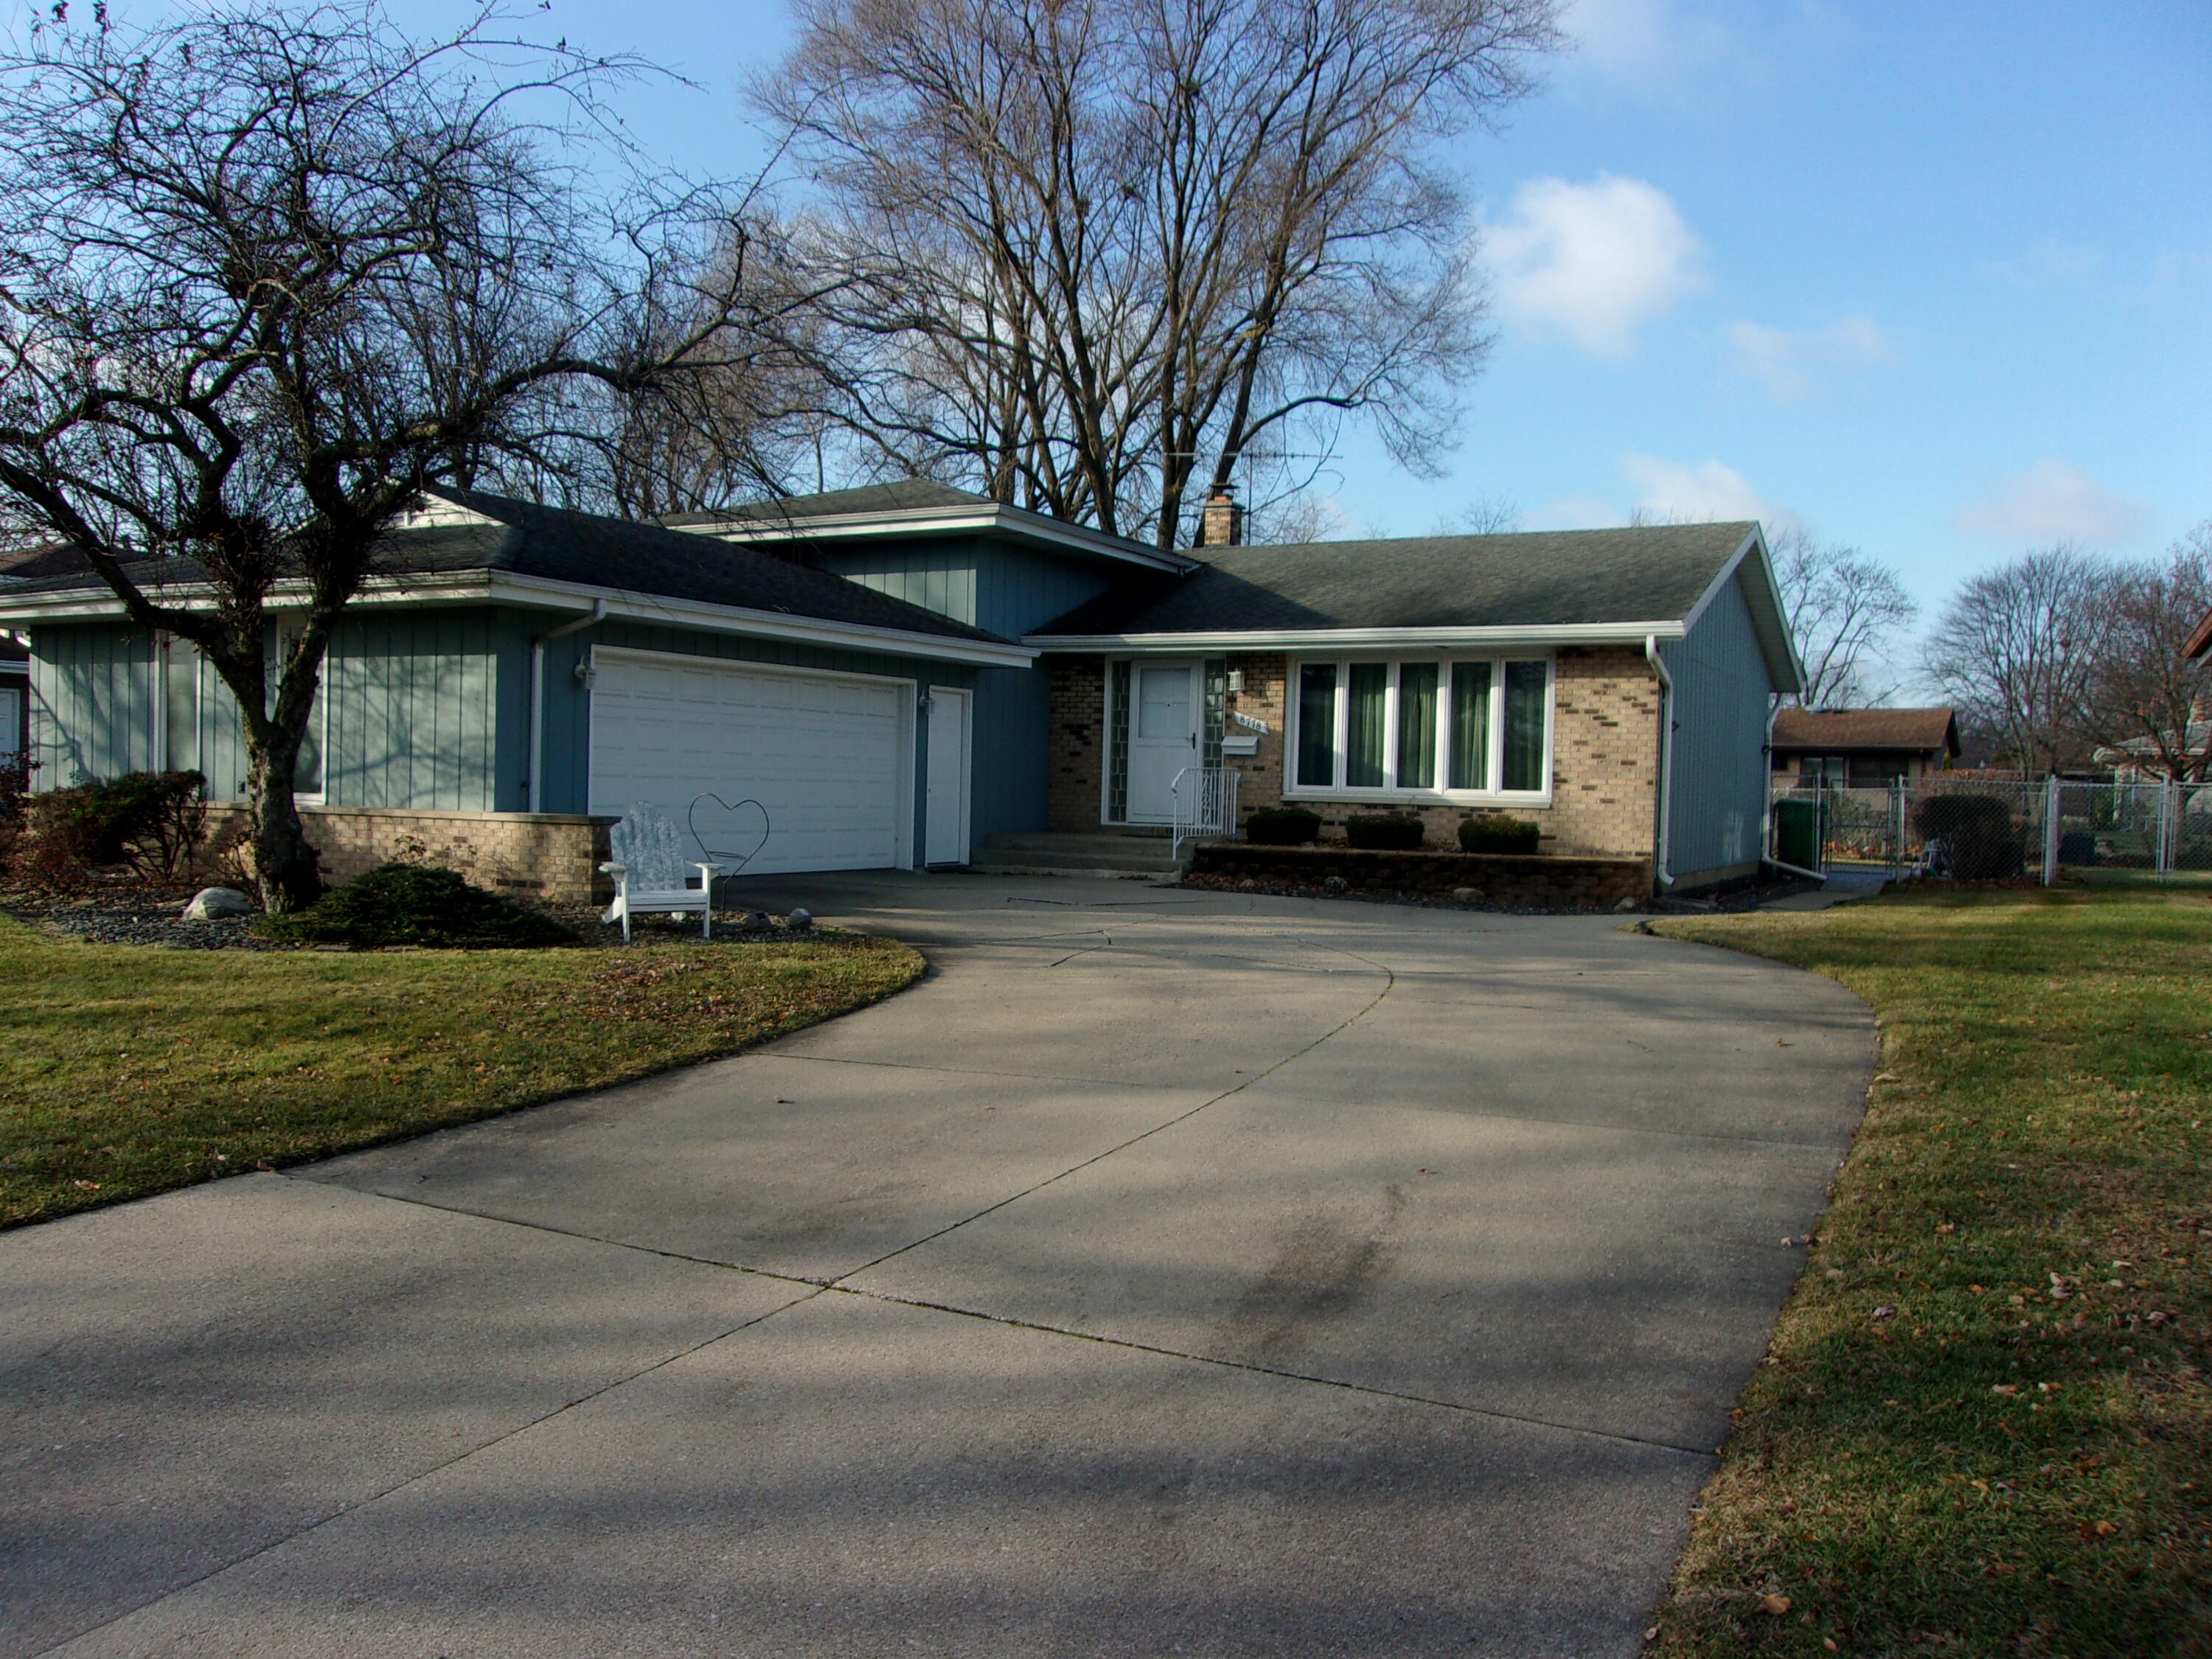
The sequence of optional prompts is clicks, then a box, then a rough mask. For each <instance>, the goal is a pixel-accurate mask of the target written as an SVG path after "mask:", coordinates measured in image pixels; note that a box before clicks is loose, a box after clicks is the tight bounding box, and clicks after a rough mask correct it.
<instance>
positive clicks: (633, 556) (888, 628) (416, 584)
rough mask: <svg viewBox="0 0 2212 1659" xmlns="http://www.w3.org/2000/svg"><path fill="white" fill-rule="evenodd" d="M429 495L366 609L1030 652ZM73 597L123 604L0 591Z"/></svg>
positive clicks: (164, 566)
mask: <svg viewBox="0 0 2212 1659" xmlns="http://www.w3.org/2000/svg"><path fill="white" fill-rule="evenodd" d="M425 494H426V496H427V497H428V500H426V501H424V503H423V504H422V507H420V508H419V509H418V510H416V512H413V513H410V514H408V515H407V516H405V517H404V518H403V519H401V520H398V521H397V522H396V523H395V525H394V526H393V527H392V530H391V531H389V532H387V533H386V537H385V539H384V542H383V544H382V546H381V547H380V550H379V552H378V555H377V558H376V569H375V575H374V577H373V578H372V581H371V585H370V587H369V589H368V591H366V592H364V594H363V599H369V600H373V599H376V598H378V597H380V593H381V594H382V595H383V596H386V597H410V598H418V599H435V598H441V597H444V598H448V599H466V598H471V597H483V598H486V599H500V600H501V601H503V602H507V603H514V604H532V603H535V604H540V605H544V604H552V605H562V606H569V607H573V606H574V605H579V604H590V603H592V600H593V599H594V598H595V597H596V596H599V595H607V596H620V597H622V598H623V599H626V600H627V601H628V603H627V604H626V605H624V606H623V611H624V613H625V614H637V615H641V616H647V617H653V616H659V617H661V618H662V619H663V620H667V621H678V620H681V619H682V618H680V617H678V616H677V615H676V614H673V613H674V612H675V611H676V610H677V609H678V607H690V608H695V609H697V610H700V611H706V610H709V609H711V610H712V611H719V612H725V613H726V612H731V611H737V612H745V613H750V614H751V615H753V616H757V617H764V618H775V617H792V618H794V619H805V620H808V621H812V622H819V623H830V624H835V625H838V626H841V627H843V628H847V629H866V630H871V631H876V632H883V633H889V634H893V635H904V636H907V637H908V638H909V639H915V640H941V641H959V642H962V643H963V644H974V645H976V646H987V647H996V649H995V650H993V651H988V652H986V653H984V654H985V655H986V656H988V657H990V658H992V659H994V660H995V659H999V658H1000V657H1002V656H1005V655H1006V654H1007V653H1014V654H1015V655H1016V656H1017V657H1019V658H1026V657H1027V655H1028V654H1029V653H1027V652H1025V651H1024V650H1023V649H1022V648H1021V647H1016V646H1014V645H1013V644H1012V641H1007V640H1005V639H1002V638H1001V637H1000V635H996V634H993V633H990V632H988V631H987V630H985V629H981V628H975V627H973V626H970V625H969V624H968V623H961V622H955V621H954V620H952V618H951V617H945V616H941V615H939V613H938V612H936V611H925V610H923V609H922V608H921V606H920V605H909V604H908V603H907V602H906V601H905V600H903V599H894V598H892V597H891V596H890V595H889V594H887V593H879V592H876V591H875V590H874V589H873V588H869V587H864V586H861V585H860V583H858V582H852V581H848V580H845V579H844V578H843V577H842V576H836V575H833V574H830V573H829V572H827V571H823V570H817V569H815V568H813V567H812V566H811V565H807V564H803V563H800V562H797V561H795V560H792V559H786V558H779V557H777V556H775V554H773V553H770V552H767V551H763V550H760V549H757V548H754V547H749V546H745V545H743V544H733V543H730V542H725V541H721V540H718V539H711V538H702V537H697V536H687V535H684V534H682V533H680V532H677V531H673V530H668V529H665V528H664V527H662V526H659V525H653V524H639V523H635V522H632V521H630V520H623V519H610V518H602V517H600V516H599V515H597V514H595V513H574V512H570V511H568V510H566V509H564V508H561V507H541V506H538V505H536V504H534V503H532V502H528V501H513V500H510V499H508V498H507V497H505V496H501V495H484V494H483V493H481V492H478V491H474V490H459V489H444V488H434V489H430V490H428V491H426V492H425ZM129 568H130V570H131V574H132V575H133V576H134V577H136V578H137V580H140V581H141V582H143V583H144V584H145V585H146V586H148V587H149V590H158V591H160V592H161V594H162V596H163V597H164V598H165V599H172V600H175V599H183V598H189V597H190V590H191V589H192V588H194V587H197V586H202V585H204V582H205V580H206V574H205V572H204V570H203V569H202V568H201V567H200V566H199V564H198V563H197V562H196V561H193V560H190V559H173V560H163V561H158V562H157V561H146V562H141V563H138V564H136V565H133V566H131V567H129ZM470 579H476V580H470ZM179 588H182V589H185V590H186V592H185V593H184V594H179V592H178V590H179ZM479 588H480V589H482V590H483V592H482V593H481V595H479V594H477V592H475V590H477V589H479ZM70 595H91V596H94V604H95V605H97V604H98V603H99V602H100V600H105V601H106V603H107V604H108V605H115V601H114V600H113V597H112V594H110V593H109V592H108V589H107V587H106V584H105V583H103V582H101V581H100V578H99V577H98V576H96V575H94V574H91V573H89V572H84V573H82V574H73V575H64V576H54V577H48V578H45V579H42V580H29V581H20V582H12V583H9V584H6V585H5V586H0V616H4V615H7V614H9V613H11V612H12V613H15V614H19V615H20V614H27V613H29V612H32V611H35V610H36V609H38V608H40V607H38V605H37V601H38V600H39V599H41V598H42V597H55V598H58V597H62V596H70ZM671 602H672V603H671ZM117 608H118V609H119V606H118V607H117ZM886 648H889V647H886Z"/></svg>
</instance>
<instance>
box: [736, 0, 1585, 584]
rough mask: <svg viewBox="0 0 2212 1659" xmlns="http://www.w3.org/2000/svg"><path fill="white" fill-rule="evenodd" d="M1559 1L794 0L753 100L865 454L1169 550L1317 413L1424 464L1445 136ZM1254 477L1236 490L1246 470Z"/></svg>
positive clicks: (1471, 113) (1458, 346)
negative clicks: (789, 158) (825, 300)
mask: <svg viewBox="0 0 2212 1659" xmlns="http://www.w3.org/2000/svg"><path fill="white" fill-rule="evenodd" d="M1555 9H1556V0H1443V3H1431V0H1297V3H1291V4H1283V3H1279V0H799V21H800V26H801V27H800V36H799V45H798V46H797V48H796V50H795V51H794V52H793V54H792V56H791V58H790V59H789V61H788V62H787V64H785V66H784V67H783V69H782V70H781V73H780V74H779V75H778V76H775V78H774V79H773V80H771V81H769V82H767V83H765V84H764V85H763V87H762V88H760V89H759V95H760V99H761V101H762V103H763V106H765V107H766V108H767V109H768V110H769V112H772V113H773V114H774V115H775V117H776V118H779V119H780V120H781V121H782V122H783V123H784V124H786V125H787V129H788V131H790V132H791V133H792V134H793V142H794V143H795V145H796V148H797V149H798V151H799V154H800V155H803V156H804V157H805V159H806V160H807V161H810V162H811V164H812V166H813V168H814V172H815V175H816V177H817V179H818V181H819V183H820V185H821V188H822V191H823V198H824V199H823V210H822V212H821V213H820V214H819V215H818V216H817V217H816V218H815V219H814V220H812V221H811V222H810V224H809V225H808V226H807V228H806V230H807V246H808V252H809V255H810V257H811V258H814V259H816V260H818V261H820V262H822V263H823V264H826V265H827V266H829V267H830V268H832V269H835V270H838V271H840V272H841V273H842V275H843V276H844V277H845V278H846V284H845V286H844V287H842V289H840V290H839V292H838V295H837V299H836V302H835V303H834V304H832V305H831V306H830V307H829V308H828V311H827V313H826V314H827V318H828V327H827V331H826V332H825V334H824V336H823V346H824V349H825V350H826V351H827V352H828V353H829V357H828V358H827V360H826V362H827V364H828V365H829V366H830V367H833V368H836V370H837V371H838V372H839V379H840V381H841V386H842V399H841V401H840V403H839V404H838V405H837V408H836V411H835V412H836V415H837V417H838V418H839V419H841V420H842V422H843V423H844V426H845V428H846V430H847V431H848V432H849V433H850V434H852V435H854V437H855V439H856V440H857V441H859V442H860V444H861V445H863V446H866V447H872V448H873V449H874V450H876V451H877V453H878V454H879V455H880V456H881V457H883V458H884V460H885V462H886V463H887V464H888V465H895V466H896V467H897V468H900V469H902V470H910V471H921V472H924V473H929V474H933V475H936V476H940V477H951V478H957V479H959V480H962V481H964V482H967V483H971V484H973V485H975V486H976V487H979V488H981V489H984V490H985V491H987V493H989V494H991V495H994V496H996V497H998V498H1000V499H1002V500H1006V501H1014V502H1017V503H1018V504H1021V505H1024V506H1028V507H1036V508H1039V509H1042V510H1043V511H1047V512H1049V513H1054V514H1055V515H1057V516H1060V517H1062V518H1066V519H1070V520H1078V521H1085V522H1090V523H1094V524H1097V526H1100V527H1101V528H1103V529H1106V530H1109V531H1112V532H1116V533H1120V534H1124V535H1131V536H1139V537H1147V538H1152V539H1154V540H1156V541H1157V542H1158V544H1161V545H1163V546H1171V545H1174V544H1176V542H1177V540H1179V539H1180V538H1181V535H1182V531H1183V529H1184V528H1185V526H1184V522H1183V521H1184V518H1185V514H1186V503H1188V502H1190V501H1193V500H1194V493H1195V495H1204V494H1206V493H1207V492H1208V491H1209V490H1210V489H1212V488H1214V487H1218V486H1224V485H1243V486H1244V487H1245V496H1246V499H1247V501H1248V502H1249V504H1250V505H1252V506H1253V507H1255V508H1261V509H1264V508H1265V507H1266V506H1267V502H1268V500H1269V496H1270V492H1271V491H1273V492H1274V493H1278V494H1279V493H1280V491H1281V489H1283V488H1285V487H1286V486H1295V485H1296V484H1297V483H1301V482H1302V481H1304V479H1306V478H1308V477H1310V476H1311V474H1312V473H1313V472H1315V471H1317V470H1318V467H1319V465H1320V463H1321V462H1322V460H1323V459H1325V458H1326V457H1327V455H1328V453H1330V452H1331V450H1332V448H1333V446H1334V441H1335V438H1336V434H1337V430H1338V428H1339V426H1340V423H1341V422H1344V421H1346V420H1358V421H1363V422H1368V423H1370V425H1371V426H1372V427H1373V428H1375V429H1376V430H1377V431H1378V432H1379V433H1380V435H1382V437H1383V440H1384V441H1385V442H1386V443H1387V444H1388V445H1389V447H1390V448H1391V449H1392V451H1393V452H1394V453H1395V454H1396V455H1397V456H1398V457H1399V459H1401V460H1402V461H1404V462H1405V463H1407V465H1411V466H1413V467H1415V468H1420V467H1423V466H1426V465H1431V463H1432V459H1433V457H1434V456H1435V455H1436V453H1437V452H1438V450H1439V448H1440V447H1441V446H1442V445H1443V442H1444V441H1445V440H1446V438H1447V437H1448V435H1449V430H1450V428H1451V425H1452V422H1453V418H1454V416H1455V396H1456V393H1457V392H1458V391H1459V389H1460V387H1461V386H1463V385H1464V384H1465V382H1466V381H1467V380H1468V379H1469V378H1471V376H1472V374H1474V371H1475V368H1476V367H1477V366H1478V364H1479V363H1480V359H1481V356H1482V354H1483V351H1484V349H1485V347H1486V339H1485V337H1484V335H1483V333H1482V331H1481V330H1480V326H1479V324H1480V293H1479V289H1478V287H1477V284H1476V283H1475V281H1474V276H1473V272H1472V268H1471V264H1470V249H1471V247H1472V237H1471V234H1470V227H1469V224H1468V219H1467V216H1466V213H1465V210H1464V204H1463V202H1462V197H1461V195H1460V192H1459V191H1458V190H1457V188H1456V186H1455V183H1454V181H1453V180H1452V179H1450V178H1449V176H1448V175H1446V174H1445V173H1443V171H1442V170H1441V169H1440V168H1439V167H1437V165H1435V163H1434V161H1433V160H1432V157H1433V156H1434V155H1435V146H1436V144H1437V141H1439V140H1443V139H1445V138H1448V137H1451V136H1453V135H1455V134H1457V133H1459V132H1462V131H1465V130H1466V129H1467V128H1468V126H1469V125H1473V124H1476V123H1479V122H1481V121H1483V120H1485V119H1486V118H1489V117H1491V116H1492V115H1493V114H1495V113H1496V112H1498V111H1499V110H1501V109H1503V108H1504V106H1507V105H1509V104H1510V103H1511V102H1512V101H1513V100H1516V99H1517V98H1519V97H1520V96H1522V94H1524V93H1525V92H1526V91H1527V90H1528V87H1529V85H1530V73H1531V64H1532V60H1533V59H1534V57H1535V55H1536V54H1538V53H1540V52H1544V51H1546V50H1548V49H1549V48H1551V47H1552V46H1553V45H1554V44H1555V42H1556V40H1557V34H1556V31H1555V28H1554V12H1555ZM1255 482H1256V483H1257V484H1258V486H1259V487H1257V488H1255Z"/></svg>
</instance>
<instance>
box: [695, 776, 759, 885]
mask: <svg viewBox="0 0 2212 1659" xmlns="http://www.w3.org/2000/svg"><path fill="white" fill-rule="evenodd" d="M749 806H750V808H752V810H753V811H755V812H757V813H758V814H759V815H760V827H759V828H758V829H754V828H753V826H752V824H751V823H750V821H749V820H748V819H747V817H746V815H745V809H746V808H747V807H749ZM702 809H704V810H703V811H702ZM686 822H687V823H688V824H689V825H690V830H691V839H692V841H693V842H696V843H697V845H698V848H699V856H700V857H702V858H703V859H705V860H708V862H709V863H713V864H719V865H720V866H723V869H722V873H723V874H724V875H726V876H734V875H736V874H737V873H738V872H739V871H740V870H742V869H744V867H745V866H747V865H748V864H750V863H751V862H752V861H753V860H755V859H757V858H758V857H759V856H760V850H761V848H763V847H765V846H767V845H768V838H769V834H770V833H771V831H772V829H773V828H774V826H773V825H771V824H770V823H769V816H768V808H767V807H765V806H763V805H761V804H760V803H759V802H758V801H757V800H755V799H752V798H751V797H750V795H749V796H747V797H746V798H745V799H743V800H741V801H736V802H731V801H726V800H724V799H722V798H721V797H720V795H714V794H701V795H694V796H693V797H692V798H691V811H690V813H689V814H688V815H687V817H686ZM748 836H752V837H755V839H754V841H753V844H752V846H751V847H750V848H748V849H747V850H746V851H744V852H743V853H739V852H738V851H736V850H734V849H735V848H738V847H743V846H744V842H745V839H746V837H748Z"/></svg>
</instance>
